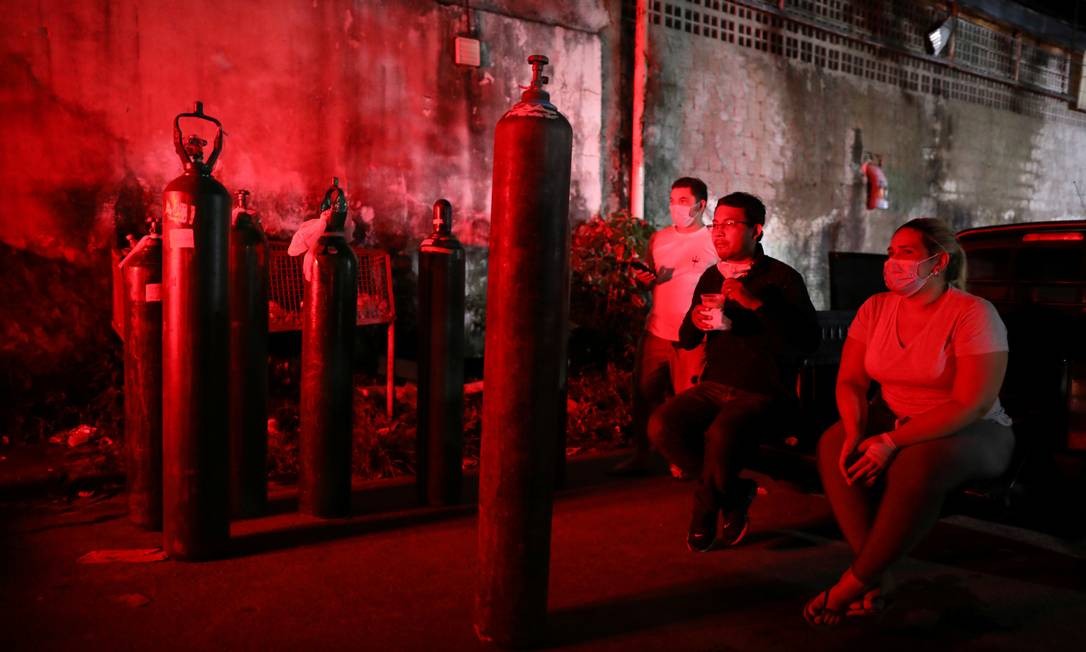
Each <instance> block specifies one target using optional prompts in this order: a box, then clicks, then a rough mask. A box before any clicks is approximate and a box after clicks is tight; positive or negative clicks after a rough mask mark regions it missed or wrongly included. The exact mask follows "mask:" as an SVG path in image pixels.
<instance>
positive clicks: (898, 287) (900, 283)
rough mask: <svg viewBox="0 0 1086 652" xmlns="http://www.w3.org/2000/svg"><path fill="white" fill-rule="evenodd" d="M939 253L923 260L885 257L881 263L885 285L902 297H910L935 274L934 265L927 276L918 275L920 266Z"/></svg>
mask: <svg viewBox="0 0 1086 652" xmlns="http://www.w3.org/2000/svg"><path fill="white" fill-rule="evenodd" d="M938 256H939V254H935V255H933V256H928V257H927V258H925V259H923V260H903V259H901V258H887V259H886V262H885V263H883V265H882V280H883V281H885V282H886V287H887V288H888V289H889V290H890V291H891V292H893V293H894V294H898V295H901V296H903V297H911V296H912V295H914V294H916V293H917V292H919V291H920V288H922V287H924V284H925V283H927V282H928V279H930V278H931V277H932V276H935V267H932V269H931V272H930V273H928V275H927V276H920V266H921V265H923V264H924V263H926V262H928V261H929V260H931V259H932V258H937V257H938Z"/></svg>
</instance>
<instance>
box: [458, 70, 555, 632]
mask: <svg viewBox="0 0 1086 652" xmlns="http://www.w3.org/2000/svg"><path fill="white" fill-rule="evenodd" d="M528 62H529V63H530V64H532V71H533V75H532V82H531V85H530V87H529V88H528V89H527V90H526V91H525V92H524V94H523V96H522V98H521V101H520V102H519V103H518V104H516V105H515V106H514V107H513V108H512V109H510V110H509V111H508V112H507V113H506V114H505V115H504V116H503V117H502V119H501V120H500V121H499V122H498V126H497V130H496V133H495V136H494V181H493V201H492V207H493V208H492V213H491V222H490V224H491V230H490V253H489V262H488V277H487V317H486V349H485V351H486V352H485V363H484V369H483V374H484V386H485V390H484V392H483V435H482V460H481V466H480V478H479V582H480V584H479V589H478V594H477V596H476V613H475V618H476V620H475V631H476V634H477V635H478V636H479V638H481V639H483V640H486V641H493V642H495V643H498V644H500V645H504V646H522V645H532V644H535V643H538V642H539V640H540V638H541V636H542V634H543V627H544V624H545V620H546V610H547V578H548V574H549V564H550V534H551V506H552V502H553V484H554V475H555V466H556V462H555V455H556V453H557V448H558V447H557V444H556V438H557V437H558V436H559V431H560V429H561V428H562V427H563V424H564V422H565V403H564V400H563V397H564V393H565V382H566V339H567V332H568V322H569V246H570V241H569V239H570V228H569V180H570V165H571V155H572V154H571V152H572V143H573V130H572V128H571V127H570V125H569V122H567V121H566V119H565V117H563V116H562V114H561V113H559V112H558V109H556V108H555V106H554V105H553V104H551V102H550V99H549V95H548V94H547V92H546V91H544V90H543V85H544V84H545V83H546V82H547V81H548V80H547V78H546V77H544V76H543V75H542V69H543V66H544V65H545V64H546V63H547V58H546V57H543V56H539V55H534V56H532V57H529V59H528Z"/></svg>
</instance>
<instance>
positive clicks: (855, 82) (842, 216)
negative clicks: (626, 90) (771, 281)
mask: <svg viewBox="0 0 1086 652" xmlns="http://www.w3.org/2000/svg"><path fill="white" fill-rule="evenodd" d="M671 4H673V5H675V4H683V3H671ZM725 4H727V3H725ZM650 44H651V48H650V52H651V54H650V57H651V62H650V75H649V91H648V94H649V98H648V106H647V107H646V125H647V127H646V167H647V179H648V181H647V191H646V192H647V194H646V212H647V213H648V216H649V218H650V219H652V220H654V221H655V222H656V223H658V224H663V223H666V222H667V197H668V189H669V186H670V183H671V181H672V180H673V179H674V178H675V177H677V176H683V175H687V174H690V175H695V176H700V177H701V178H703V179H704V180H705V181H706V182H707V183H708V184H709V187H710V194H711V195H712V196H713V198H714V200H715V198H716V197H719V196H722V195H724V194H726V193H728V192H732V191H747V192H753V193H755V194H757V195H759V196H760V197H762V199H763V200H764V201H765V202H766V204H767V206H768V208H769V218H768V219H769V223H768V225H767V228H766V238H765V242H766V251H767V253H769V254H770V255H772V256H775V257H778V258H780V259H782V260H784V261H785V262H787V263H789V264H791V265H792V266H794V267H795V268H797V269H798V270H799V271H801V272H802V273H803V274H804V275H805V277H806V278H807V282H808V286H809V288H810V290H811V294H812V297H813V299H814V301H815V304H816V306H818V307H820V308H828V307H829V306H828V304H829V296H828V288H829V286H828V279H827V272H828V269H827V268H828V265H827V254H828V252H829V251H831V250H843V251H870V252H880V251H883V250H884V249H885V247H886V245H887V243H888V242H889V238H890V235H891V234H892V232H893V230H894V229H895V228H896V227H897V226H898V225H900V224H902V223H903V222H905V221H906V220H908V219H910V218H913V217H919V216H938V217H941V218H945V219H947V220H948V221H949V222H950V223H951V224H952V225H953V226H954V228H956V229H962V228H966V227H970V226H979V225H988V224H996V223H1001V222H1014V221H1036V220H1047V219H1060V218H1071V217H1082V216H1084V215H1086V205H1084V204H1083V202H1082V199H1081V197H1080V196H1079V195H1078V193H1077V192H1076V190H1075V187H1074V185H1073V183H1072V181H1074V180H1077V181H1078V184H1079V187H1080V188H1082V189H1083V190H1084V192H1086V178H1084V177H1083V175H1082V173H1081V171H1080V170H1081V169H1082V168H1083V166H1084V165H1086V115H1083V114H1076V113H1075V112H1073V111H1072V110H1070V109H1069V108H1067V107H1066V104H1065V103H1060V102H1059V101H1057V100H1045V99H1043V98H1041V97H1040V96H1036V95H1034V94H1032V93H1027V92H1024V91H1018V92H1015V93H1014V97H1012V98H1011V102H1010V103H1009V104H1010V106H1011V108H1012V109H1014V108H1015V107H1019V108H1020V112H1019V111H1015V110H1007V109H999V108H991V107H988V106H984V105H981V104H977V103H970V102H967V101H962V100H957V99H947V98H945V97H943V96H934V95H932V94H930V93H923V92H912V91H908V90H903V89H902V88H901V87H900V86H898V85H891V84H889V83H883V82H879V81H874V80H869V79H866V78H864V77H860V76H856V75H853V74H848V73H845V72H840V71H836V72H835V71H831V70H829V69H827V68H825V67H823V66H818V65H816V64H815V63H814V62H802V61H799V60H797V59H793V58H787V57H783V56H779V55H776V54H773V53H771V52H768V51H761V50H758V49H755V48H751V47H743V46H741V45H740V44H738V43H729V42H725V41H723V40H721V39H719V38H718V39H712V38H706V37H705V36H696V35H693V34H691V33H687V32H686V31H683V30H681V29H671V28H668V27H666V26H664V25H662V24H661V25H652V26H651V31H650ZM876 58H877V57H876ZM884 61H888V62H890V65H900V63H899V62H898V63H895V62H893V61H892V60H890V59H884ZM1027 108H1028V109H1029V110H1026V109H1027ZM1038 113H1043V114H1046V115H1037V114H1038ZM865 151H871V152H877V153H880V154H882V155H883V158H884V168H885V172H886V174H887V176H888V178H889V184H890V202H891V206H890V209H889V210H876V211H868V210H866V209H865V208H864V205H863V202H864V199H865V196H866V195H865V193H866V184H865V181H864V179H863V177H862V176H861V175H860V174H859V172H858V165H859V163H860V158H861V155H862V154H863V152H865Z"/></svg>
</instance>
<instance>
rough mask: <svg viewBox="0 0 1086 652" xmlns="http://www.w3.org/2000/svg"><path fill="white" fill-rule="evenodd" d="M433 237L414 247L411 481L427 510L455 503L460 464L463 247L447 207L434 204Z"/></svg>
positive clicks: (459, 480) (461, 444) (444, 204)
mask: <svg viewBox="0 0 1086 652" xmlns="http://www.w3.org/2000/svg"><path fill="white" fill-rule="evenodd" d="M433 223H434V232H433V233H432V234H430V237H428V238H426V239H425V240H423V241H422V243H421V244H420V245H419V310H418V316H419V394H418V429H417V431H416V432H417V434H416V437H417V440H416V448H415V450H416V460H417V462H416V476H415V477H416V479H417V482H418V489H419V499H420V501H421V502H423V503H425V504H429V505H452V504H455V503H457V502H459V501H460V488H461V484H462V482H463V475H464V474H463V466H462V465H463V459H464V248H463V247H462V246H460V242H459V241H458V240H457V239H456V236H454V235H453V234H452V205H451V204H450V203H449V202H448V201H446V200H444V199H439V200H437V201H436V202H434V220H433Z"/></svg>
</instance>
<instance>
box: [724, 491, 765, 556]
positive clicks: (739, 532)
mask: <svg viewBox="0 0 1086 652" xmlns="http://www.w3.org/2000/svg"><path fill="white" fill-rule="evenodd" d="M740 481H741V482H743V483H744V486H742V487H741V489H740V490H741V491H742V492H743V493H742V494H740V498H739V504H738V505H736V506H735V507H733V508H731V509H729V510H727V511H725V512H724V525H723V526H722V527H721V528H720V543H721V544H722V545H725V546H735V545H739V542H740V541H742V540H743V538H744V537H746V536H747V532H748V531H749V530H750V504H751V503H753V502H754V497H755V496H757V495H758V483H757V482H755V481H754V480H748V479H746V478H741V479H740Z"/></svg>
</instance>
